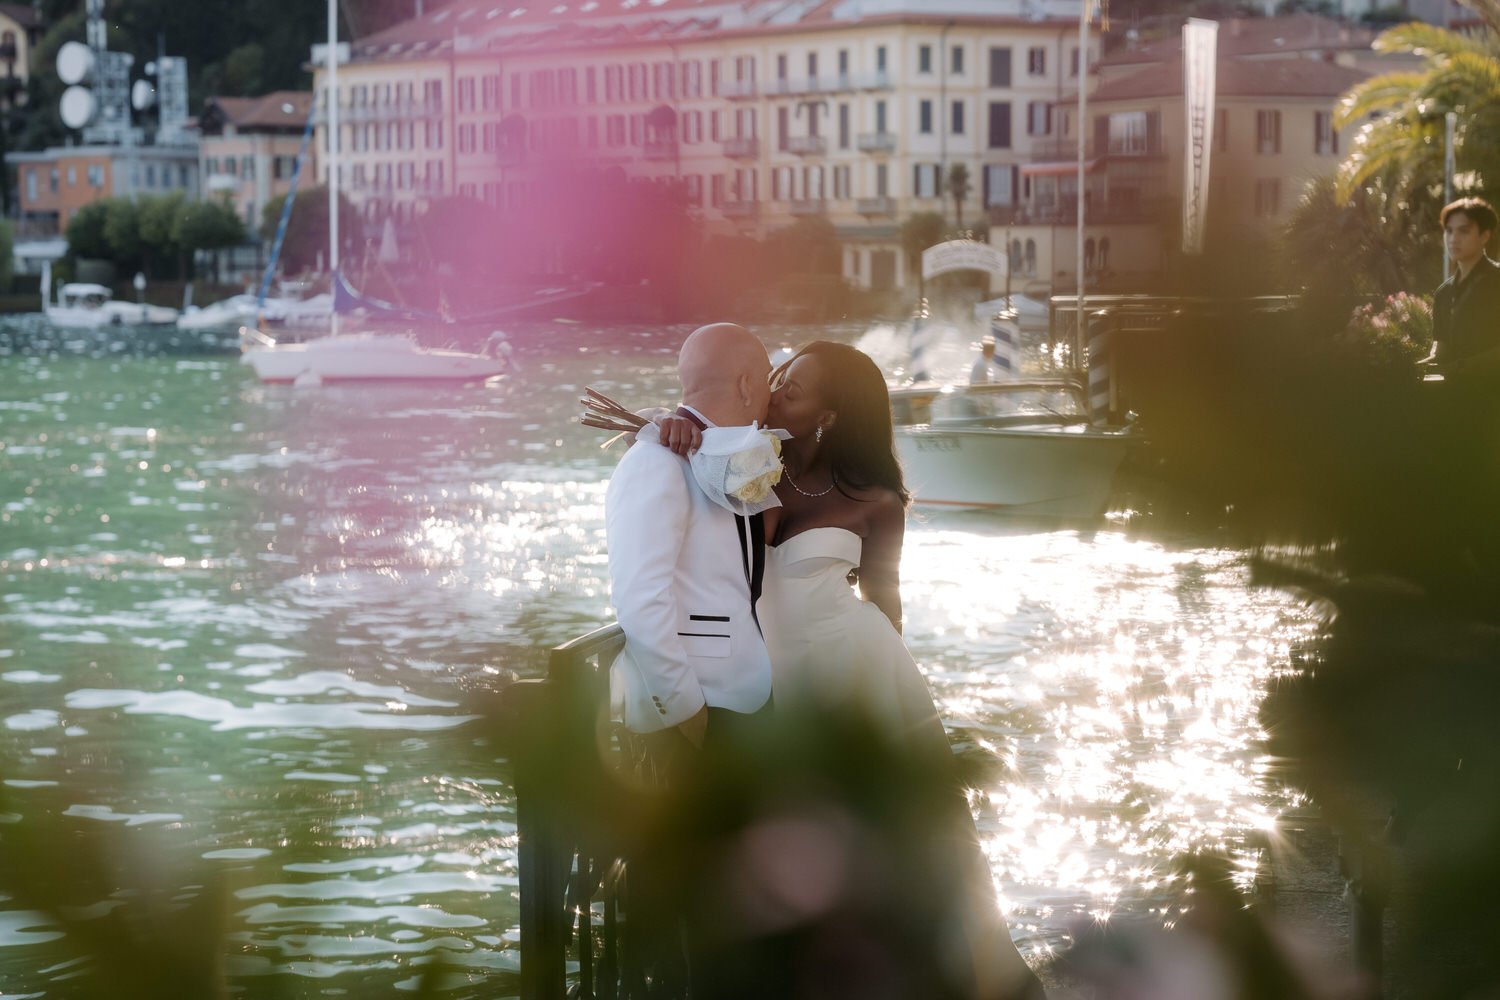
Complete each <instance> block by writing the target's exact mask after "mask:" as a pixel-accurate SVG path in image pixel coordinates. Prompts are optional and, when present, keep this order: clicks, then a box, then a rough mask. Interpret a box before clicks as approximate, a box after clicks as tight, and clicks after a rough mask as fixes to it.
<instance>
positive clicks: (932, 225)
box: [901, 212, 948, 275]
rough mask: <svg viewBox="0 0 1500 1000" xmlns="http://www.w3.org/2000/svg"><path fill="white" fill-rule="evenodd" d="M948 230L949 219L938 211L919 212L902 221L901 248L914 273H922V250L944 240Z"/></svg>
mask: <svg viewBox="0 0 1500 1000" xmlns="http://www.w3.org/2000/svg"><path fill="white" fill-rule="evenodd" d="M947 231H948V220H947V219H944V218H943V216H942V214H941V213H938V212H918V213H916V214H915V215H913V216H911V217H909V218H908V219H907V220H906V221H905V222H903V223H901V248H902V249H903V250H905V251H906V262H907V264H908V265H910V268H911V273H912V274H916V275H920V274H921V273H922V251H923V250H926V249H927V248H928V247H930V246H934V245H936V244H938V243H941V242H943V236H944V234H946V233H947Z"/></svg>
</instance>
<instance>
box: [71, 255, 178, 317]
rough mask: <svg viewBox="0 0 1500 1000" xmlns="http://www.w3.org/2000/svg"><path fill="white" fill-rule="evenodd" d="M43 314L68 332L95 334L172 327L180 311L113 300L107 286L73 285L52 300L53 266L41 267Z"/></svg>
mask: <svg viewBox="0 0 1500 1000" xmlns="http://www.w3.org/2000/svg"><path fill="white" fill-rule="evenodd" d="M41 292H42V312H43V313H44V314H45V315H46V317H47V322H49V323H51V324H52V325H53V326H55V327H59V328H62V329H67V330H96V329H99V328H100V327H106V326H170V325H172V324H173V323H175V322H176V321H177V310H176V309H170V308H168V307H166V306H153V305H148V304H147V303H144V302H124V301H121V300H120V299H116V298H113V294H114V293H113V292H111V291H110V290H109V289H108V288H107V287H105V286H104V285H95V284H90V283H88V282H82V281H70V282H68V283H66V284H64V285H62V286H60V287H59V288H58V290H57V298H56V300H54V299H53V298H52V265H51V263H50V262H48V263H44V264H43V265H42V287H41Z"/></svg>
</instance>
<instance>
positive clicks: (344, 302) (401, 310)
mask: <svg viewBox="0 0 1500 1000" xmlns="http://www.w3.org/2000/svg"><path fill="white" fill-rule="evenodd" d="M356 310H362V311H363V312H364V313H365V314H366V315H368V316H373V317H376V318H385V319H394V320H404V321H408V322H424V323H426V322H431V323H443V322H447V320H446V319H445V318H444V317H443V316H442V315H441V314H439V313H435V312H431V311H429V310H426V309H412V308H409V307H407V306H398V305H396V304H395V303H394V302H385V301H383V300H381V299H377V298H372V297H371V296H368V295H363V294H361V293H360V292H357V291H355V290H354V288H353V286H351V285H350V284H349V279H347V278H345V277H344V272H342V271H335V272H334V273H333V311H334V312H336V313H339V314H340V315H348V314H349V313H352V312H355V311H356Z"/></svg>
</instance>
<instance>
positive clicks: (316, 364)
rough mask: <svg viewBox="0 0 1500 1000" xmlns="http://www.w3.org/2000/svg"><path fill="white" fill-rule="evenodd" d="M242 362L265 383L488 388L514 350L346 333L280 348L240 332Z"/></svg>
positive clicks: (498, 340) (499, 342) (494, 343)
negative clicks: (468, 348) (458, 347)
mask: <svg viewBox="0 0 1500 1000" xmlns="http://www.w3.org/2000/svg"><path fill="white" fill-rule="evenodd" d="M240 349H241V355H240V361H241V363H243V364H246V365H249V366H250V367H251V368H252V369H253V370H254V371H255V374H256V375H257V376H258V377H259V378H260V380H261V381H262V382H269V383H282V384H300V385H308V384H312V385H319V384H324V383H332V382H414V381H415V382H456V383H464V382H483V381H486V380H487V379H492V378H495V377H497V376H500V375H503V374H505V372H506V371H507V369H509V368H510V357H509V353H510V352H509V345H508V344H506V343H505V341H504V339H503V337H500V336H499V335H492V336H491V339H490V343H489V345H487V349H486V352H485V353H483V354H473V353H469V352H465V351H455V350H447V349H442V348H432V347H424V346H422V345H421V344H419V343H418V342H417V340H416V338H415V337H412V336H411V335H409V334H395V333H345V334H338V335H336V336H330V337H318V338H317V339H315V340H309V341H305V342H302V343H278V342H277V341H276V340H275V338H273V337H270V336H268V335H266V334H264V333H262V332H260V331H259V330H253V329H251V328H249V327H241V328H240Z"/></svg>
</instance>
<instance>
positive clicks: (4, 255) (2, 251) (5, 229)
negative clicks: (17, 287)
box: [0, 219, 16, 288]
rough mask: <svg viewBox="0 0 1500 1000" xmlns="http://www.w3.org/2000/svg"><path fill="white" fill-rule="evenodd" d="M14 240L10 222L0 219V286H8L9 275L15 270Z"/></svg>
mask: <svg viewBox="0 0 1500 1000" xmlns="http://www.w3.org/2000/svg"><path fill="white" fill-rule="evenodd" d="M14 253H15V240H14V238H13V236H12V234H11V228H10V223H9V222H8V221H6V220H3V219H0V288H9V287H10V279H11V275H12V274H13V273H14V271H15V263H16V259H15V255H14Z"/></svg>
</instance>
